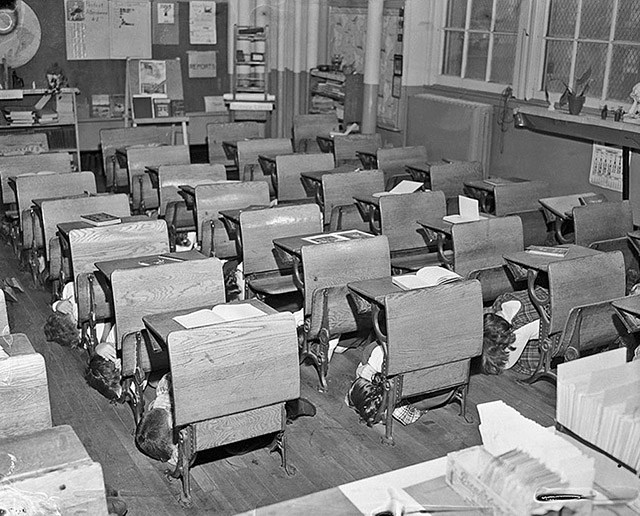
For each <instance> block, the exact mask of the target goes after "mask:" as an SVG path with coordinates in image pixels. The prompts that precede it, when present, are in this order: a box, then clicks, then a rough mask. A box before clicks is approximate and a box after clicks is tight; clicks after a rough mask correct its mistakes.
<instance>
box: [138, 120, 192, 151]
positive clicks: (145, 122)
mask: <svg viewBox="0 0 640 516" xmlns="http://www.w3.org/2000/svg"><path fill="white" fill-rule="evenodd" d="M132 122H133V127H136V126H138V125H166V124H170V125H171V127H172V128H175V127H177V126H178V125H180V127H181V128H182V143H183V144H184V145H189V131H188V129H187V124H188V123H189V117H188V116H165V117H154V118H133V119H132ZM173 137H174V139H175V131H174V134H173ZM173 143H174V144H175V143H176V142H175V141H174V142H173Z"/></svg>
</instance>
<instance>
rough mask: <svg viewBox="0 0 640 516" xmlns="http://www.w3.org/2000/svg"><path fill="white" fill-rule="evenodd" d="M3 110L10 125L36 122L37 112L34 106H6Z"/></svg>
mask: <svg viewBox="0 0 640 516" xmlns="http://www.w3.org/2000/svg"><path fill="white" fill-rule="evenodd" d="M2 112H3V114H4V117H5V118H6V119H7V122H8V123H9V125H12V126H24V125H33V124H34V123H35V122H36V112H35V111H34V109H33V108H32V107H25V106H14V107H5V108H3V109H2Z"/></svg>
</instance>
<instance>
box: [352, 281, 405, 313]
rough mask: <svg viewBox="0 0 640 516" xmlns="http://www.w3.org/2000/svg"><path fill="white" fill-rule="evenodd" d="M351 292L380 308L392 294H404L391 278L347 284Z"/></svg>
mask: <svg viewBox="0 0 640 516" xmlns="http://www.w3.org/2000/svg"><path fill="white" fill-rule="evenodd" d="M347 287H349V290H352V291H353V292H355V293H356V294H358V295H359V296H360V297H362V298H363V299H366V300H367V301H369V302H370V303H376V304H378V305H380V306H383V305H384V297H385V296H386V295H387V294H391V293H392V292H403V289H402V288H400V287H398V286H397V285H396V284H395V283H394V282H393V281H392V280H391V276H385V277H384V278H375V279H368V280H361V281H354V282H353V283H347Z"/></svg>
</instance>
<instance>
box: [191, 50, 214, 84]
mask: <svg viewBox="0 0 640 516" xmlns="http://www.w3.org/2000/svg"><path fill="white" fill-rule="evenodd" d="M187 57H188V58H189V79H198V78H203V77H204V78H206V77H215V76H216V51H215V50H206V51H200V50H188V51H187Z"/></svg>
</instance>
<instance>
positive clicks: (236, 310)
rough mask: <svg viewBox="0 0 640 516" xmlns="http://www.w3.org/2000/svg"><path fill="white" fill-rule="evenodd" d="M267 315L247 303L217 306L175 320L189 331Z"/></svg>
mask: <svg viewBox="0 0 640 516" xmlns="http://www.w3.org/2000/svg"><path fill="white" fill-rule="evenodd" d="M261 315H266V314H265V313H264V312H263V311H262V310H260V309H259V308H256V307H255V306H253V305H250V304H247V303H229V304H223V305H216V306H214V307H213V308H211V309H208V308H205V309H203V310H197V311H195V312H191V313H190V314H185V315H178V316H176V317H174V318H173V320H174V321H175V322H177V323H178V324H181V325H182V326H184V327H185V328H187V329H190V328H199V327H201V326H209V325H211V324H217V323H221V322H225V321H237V320H238V319H248V318H249V317H259V316H261Z"/></svg>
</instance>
